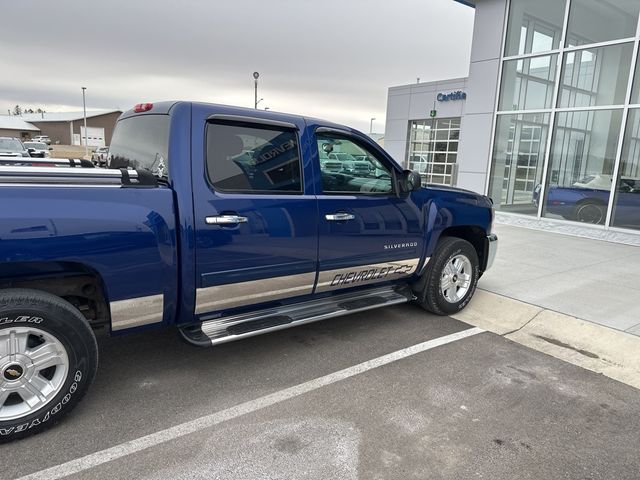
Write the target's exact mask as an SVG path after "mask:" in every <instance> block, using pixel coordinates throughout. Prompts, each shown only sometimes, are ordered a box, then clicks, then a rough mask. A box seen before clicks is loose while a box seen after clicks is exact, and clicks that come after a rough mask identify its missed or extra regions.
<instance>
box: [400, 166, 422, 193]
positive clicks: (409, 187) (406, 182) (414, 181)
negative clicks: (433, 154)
mask: <svg viewBox="0 0 640 480" xmlns="http://www.w3.org/2000/svg"><path fill="white" fill-rule="evenodd" d="M421 186H422V178H421V177H420V174H419V173H418V172H414V171H413V170H404V171H403V172H402V176H401V177H400V190H401V191H403V192H405V193H408V192H413V191H415V190H418V189H419V188H420V187H421Z"/></svg>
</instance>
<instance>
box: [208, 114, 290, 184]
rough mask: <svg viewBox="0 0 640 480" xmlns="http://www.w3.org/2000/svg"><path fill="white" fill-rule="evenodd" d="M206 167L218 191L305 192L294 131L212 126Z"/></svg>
mask: <svg viewBox="0 0 640 480" xmlns="http://www.w3.org/2000/svg"><path fill="white" fill-rule="evenodd" d="M206 165H207V176H208V178H209V182H210V183H211V185H212V186H213V188H214V189H215V190H216V191H220V192H228V193H263V194H267V193H285V194H286V193H289V194H292V193H302V175H301V162H300V150H299V148H298V135H297V132H296V131H295V130H293V129H291V130H289V129H283V128H280V127H271V126H263V125H260V126H257V125H256V126H254V125H248V124H240V123H210V124H208V126H207V160H206Z"/></svg>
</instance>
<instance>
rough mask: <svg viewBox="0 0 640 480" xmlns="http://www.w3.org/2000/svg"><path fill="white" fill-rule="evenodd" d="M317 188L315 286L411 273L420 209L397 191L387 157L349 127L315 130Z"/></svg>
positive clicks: (419, 242) (417, 253)
mask: <svg viewBox="0 0 640 480" xmlns="http://www.w3.org/2000/svg"><path fill="white" fill-rule="evenodd" d="M314 144H315V146H317V151H318V157H319V165H320V177H321V186H319V187H318V188H319V189H321V191H322V194H321V195H319V196H318V210H319V214H318V220H319V222H320V230H319V231H320V238H319V252H318V255H319V268H320V272H319V276H318V284H317V287H316V291H317V292H323V291H329V290H341V289H345V288H351V287H358V286H362V285H369V284H374V283H381V282H388V281H396V280H399V279H401V278H403V277H407V276H409V275H411V274H413V273H414V272H415V271H416V269H417V268H418V263H419V261H420V257H421V252H422V251H423V248H424V231H423V220H422V219H423V215H422V211H421V209H420V208H418V207H417V206H416V205H415V204H414V203H413V201H412V200H411V195H409V194H404V195H398V192H397V186H396V182H395V177H396V175H397V174H398V173H399V172H398V171H396V170H397V169H396V167H394V166H393V165H392V164H391V162H390V161H389V159H388V158H387V157H386V156H385V155H384V154H383V153H382V152H380V151H379V150H377V149H376V148H375V147H373V146H371V145H368V144H367V143H366V142H365V141H364V140H363V139H360V138H359V137H357V136H352V135H350V134H348V133H346V132H345V133H342V132H339V131H333V130H327V129H322V128H319V129H317V130H316V139H315V142H314Z"/></svg>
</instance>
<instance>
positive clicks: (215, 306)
mask: <svg viewBox="0 0 640 480" xmlns="http://www.w3.org/2000/svg"><path fill="white" fill-rule="evenodd" d="M315 279H316V273H315V272H307V273H300V274H297V275H285V276H281V277H273V278H263V279H260V280H251V281H248V282H239V283H225V284H223V285H216V286H213V287H206V288H198V289H197V290H196V310H195V312H196V315H199V314H202V313H207V312H213V311H216V310H224V309H227V308H234V307H241V306H244V305H251V304H253V303H262V302H269V301H271V300H281V299H283V298H289V297H297V296H300V295H308V294H311V293H312V291H313V282H315Z"/></svg>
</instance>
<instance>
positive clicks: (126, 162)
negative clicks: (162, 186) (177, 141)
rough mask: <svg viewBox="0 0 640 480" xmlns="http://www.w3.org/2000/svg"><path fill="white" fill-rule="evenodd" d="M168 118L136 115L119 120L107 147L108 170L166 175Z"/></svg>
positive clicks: (164, 116) (165, 116)
mask: <svg viewBox="0 0 640 480" xmlns="http://www.w3.org/2000/svg"><path fill="white" fill-rule="evenodd" d="M168 149H169V116H168V115H138V116H136V117H129V118H125V119H123V120H120V121H119V122H118V123H117V124H116V128H115V131H114V132H113V139H112V141H111V145H110V146H109V168H131V169H134V170H148V171H150V172H151V173H153V174H154V175H157V176H159V177H166V176H167V172H168V170H167V166H168V158H167V152H168Z"/></svg>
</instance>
